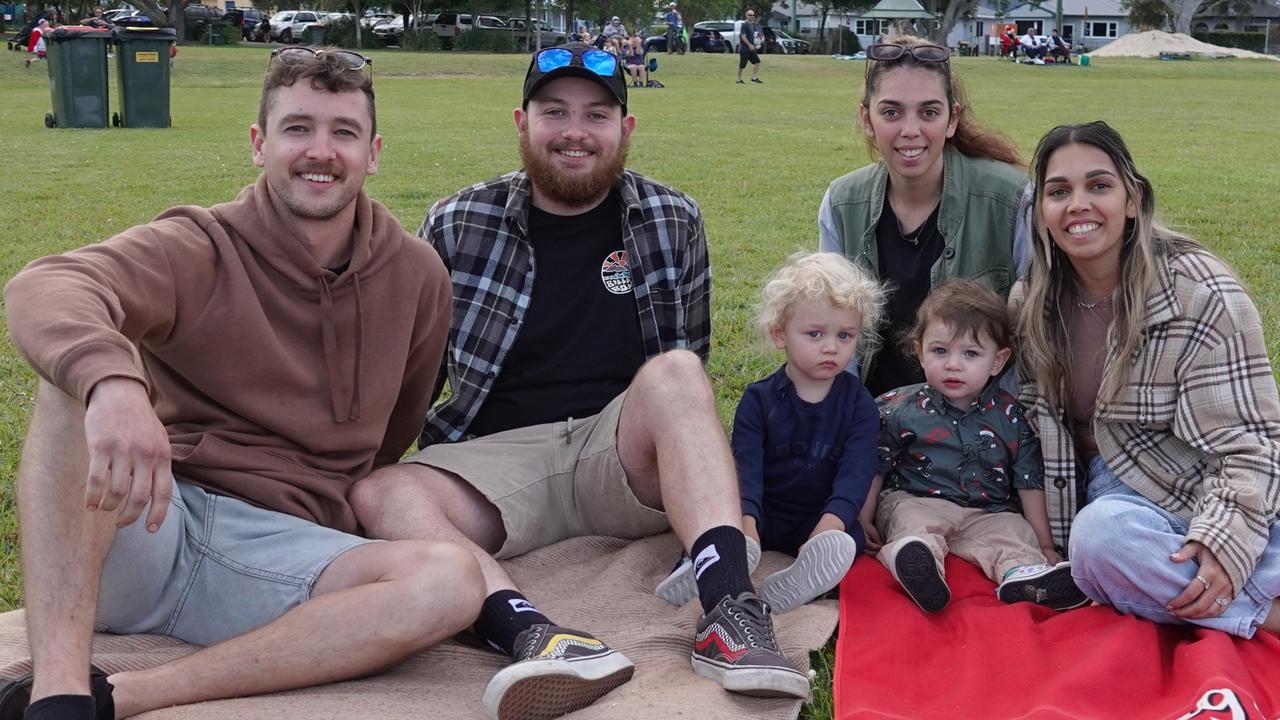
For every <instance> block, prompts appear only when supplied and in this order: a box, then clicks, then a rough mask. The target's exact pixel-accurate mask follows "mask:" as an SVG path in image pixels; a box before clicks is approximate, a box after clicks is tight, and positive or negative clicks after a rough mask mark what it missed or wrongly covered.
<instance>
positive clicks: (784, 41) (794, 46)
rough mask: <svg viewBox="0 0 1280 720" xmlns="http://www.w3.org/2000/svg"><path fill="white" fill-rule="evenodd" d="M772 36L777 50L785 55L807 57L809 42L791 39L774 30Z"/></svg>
mask: <svg viewBox="0 0 1280 720" xmlns="http://www.w3.org/2000/svg"><path fill="white" fill-rule="evenodd" d="M773 35H774V38H775V42H776V43H777V44H778V48H779V49H780V50H781V52H782V53H783V54H786V55H808V54H809V41H808V40H801V39H800V38H796V37H791V36H790V35H788V34H786V33H784V32H782V31H781V30H774V31H773Z"/></svg>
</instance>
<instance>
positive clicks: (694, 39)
mask: <svg viewBox="0 0 1280 720" xmlns="http://www.w3.org/2000/svg"><path fill="white" fill-rule="evenodd" d="M649 31H650V32H653V33H654V34H652V35H650V36H648V37H646V38H645V39H644V43H643V45H644V49H645V52H666V51H667V36H666V32H667V26H666V25H665V24H662V25H654V26H652V27H650V28H649ZM689 50H690V51H691V52H708V53H727V52H729V44H728V43H726V42H725V41H724V38H722V37H720V33H718V32H716V31H715V30H710V29H708V28H700V27H697V26H694V28H693V32H691V33H690V34H689Z"/></svg>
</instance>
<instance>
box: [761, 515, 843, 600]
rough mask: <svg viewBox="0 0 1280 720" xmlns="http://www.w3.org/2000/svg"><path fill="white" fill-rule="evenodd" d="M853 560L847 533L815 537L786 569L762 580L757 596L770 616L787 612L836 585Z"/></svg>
mask: <svg viewBox="0 0 1280 720" xmlns="http://www.w3.org/2000/svg"><path fill="white" fill-rule="evenodd" d="M857 557H858V543H857V542H856V541H855V540H854V539H853V538H852V537H851V536H850V535H849V533H847V532H844V531H843V530H828V531H826V532H824V533H819V534H818V535H816V536H814V537H813V538H812V539H810V540H809V542H807V543H805V544H804V546H803V547H801V548H800V556H799V557H797V558H796V561H795V562H793V563H791V566H790V567H788V568H786V569H785V570H779V571H778V572H776V573H774V574H772V575H770V576H769V577H767V578H765V579H764V584H762V585H761V586H760V594H761V595H762V596H764V601H765V602H767V603H769V608H770V609H772V610H773V611H774V612H777V613H784V612H790V611H792V610H794V609H796V608H798V607H800V606H801V605H804V604H805V603H807V602H809V601H810V600H813V599H814V598H819V597H822V596H823V595H825V594H826V592H827V591H828V590H830V589H831V588H833V587H835V586H836V585H837V584H839V582H840V580H841V579H843V578H844V575H845V573H847V572H849V568H850V566H852V565H853V561H854V560H855V559H857Z"/></svg>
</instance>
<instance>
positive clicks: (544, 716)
mask: <svg viewBox="0 0 1280 720" xmlns="http://www.w3.org/2000/svg"><path fill="white" fill-rule="evenodd" d="M635 669H636V668H635V665H632V664H631V661H630V660H628V659H627V658H626V656H625V655H623V654H622V653H620V652H618V651H616V650H611V649H610V648H609V646H608V645H605V644H604V643H602V642H600V641H599V640H597V639H595V638H594V637H592V636H591V635H590V634H588V633H584V632H579V631H577V630H569V629H567V628H562V627H559V626H557V625H547V624H541V625H534V626H533V627H531V628H529V629H528V630H525V631H524V632H522V633H520V634H519V635H517V636H516V642H515V658H514V660H513V662H512V663H511V665H509V666H507V667H505V668H503V669H502V670H500V671H498V673H497V674H496V675H494V676H493V679H492V680H490V681H489V686H488V687H486V688H485V690H484V707H485V710H486V711H487V712H488V714H489V717H490V718H492V719H493V720H549V719H550V718H556V717H560V716H561V715H564V714H565V713H568V712H573V711H574V710H578V709H579V708H584V707H586V706H588V705H590V704H591V703H593V702H595V701H596V700H599V699H600V697H601V696H603V695H604V694H605V693H607V692H609V691H610V690H612V689H614V688H616V687H618V686H619V685H621V684H623V683H625V682H626V681H628V680H630V679H631V674H632V673H634V672H635Z"/></svg>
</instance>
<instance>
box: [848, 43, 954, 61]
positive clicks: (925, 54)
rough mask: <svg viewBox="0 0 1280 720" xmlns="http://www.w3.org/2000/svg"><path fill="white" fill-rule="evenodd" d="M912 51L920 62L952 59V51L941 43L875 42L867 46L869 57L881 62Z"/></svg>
mask: <svg viewBox="0 0 1280 720" xmlns="http://www.w3.org/2000/svg"><path fill="white" fill-rule="evenodd" d="M907 53H910V54H911V57H913V58H915V59H916V60H917V61H919V62H926V63H936V62H946V61H947V60H950V59H951V51H950V50H948V49H947V48H944V47H942V46H941V45H899V44H897V43H875V44H873V45H870V46H869V47H867V59H868V60H877V61H880V62H886V61H892V60H897V59H898V58H900V57H902V56H903V55H905V54H907Z"/></svg>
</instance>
